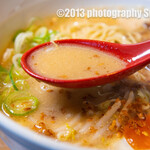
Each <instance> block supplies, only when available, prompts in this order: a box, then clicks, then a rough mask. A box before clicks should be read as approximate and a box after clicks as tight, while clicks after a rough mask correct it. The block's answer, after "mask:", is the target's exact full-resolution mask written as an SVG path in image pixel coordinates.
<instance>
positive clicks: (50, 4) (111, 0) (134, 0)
mask: <svg viewBox="0 0 150 150" xmlns="http://www.w3.org/2000/svg"><path fill="white" fill-rule="evenodd" d="M103 6H107V7H115V8H117V7H118V6H123V7H130V8H131V7H139V6H145V7H148V8H150V0H42V1H41V0H32V1H29V0H28V1H26V0H11V1H10V0H6V1H4V0H1V1H0V14H1V17H0V49H1V50H3V49H4V48H5V47H6V46H7V43H8V42H9V39H11V38H10V37H11V36H12V34H13V33H14V31H16V30H17V29H20V28H22V27H24V26H25V25H26V24H27V23H28V21H29V19H30V18H32V17H35V16H48V15H49V14H55V13H56V10H57V9H59V8H92V7H93V8H94V7H103ZM0 54H1V53H0ZM0 129H1V132H0V136H1V138H3V140H4V141H5V142H6V143H7V144H8V146H9V147H10V148H11V149H12V150H29V149H32V150H41V149H42V150H77V149H78V150H84V149H86V150H87V148H80V147H78V146H75V145H71V144H67V143H61V142H58V141H56V140H54V139H51V138H47V137H45V136H42V135H38V134H37V133H35V132H33V131H30V130H29V129H27V128H25V127H22V126H20V125H19V124H17V123H16V122H14V121H12V120H10V119H9V118H7V117H6V116H5V115H4V114H2V113H0ZM123 142H124V144H127V143H126V142H125V141H123ZM127 146H128V145H127ZM128 147H129V146H128ZM125 149H126V148H125ZM121 150H123V147H122V148H121Z"/></svg>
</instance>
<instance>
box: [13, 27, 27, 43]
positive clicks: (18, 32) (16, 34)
mask: <svg viewBox="0 0 150 150" xmlns="http://www.w3.org/2000/svg"><path fill="white" fill-rule="evenodd" d="M21 32H24V30H18V31H17V32H16V33H15V35H14V37H13V42H14V41H15V39H16V37H17V36H18V34H20V33H21Z"/></svg>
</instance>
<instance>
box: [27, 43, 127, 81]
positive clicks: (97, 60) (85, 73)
mask: <svg viewBox="0 0 150 150" xmlns="http://www.w3.org/2000/svg"><path fill="white" fill-rule="evenodd" d="M28 64H30V66H31V68H32V70H33V71H34V72H35V73H37V74H39V75H42V76H44V77H49V78H55V79H82V78H89V77H96V76H100V75H104V74H109V73H112V72H115V71H118V70H120V69H123V68H124V67H125V62H123V61H121V60H120V59H118V58H117V57H115V56H112V55H110V54H107V53H104V52H101V51H98V50H96V49H92V48H88V47H80V46H69V45H68V46H57V47H55V46H53V47H52V46H46V47H44V48H40V49H38V50H37V51H35V52H33V53H32V55H31V56H30V57H29V58H28Z"/></svg>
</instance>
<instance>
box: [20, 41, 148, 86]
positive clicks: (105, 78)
mask: <svg viewBox="0 0 150 150" xmlns="http://www.w3.org/2000/svg"><path fill="white" fill-rule="evenodd" d="M54 43H55V44H57V45H58V46H59V45H60V46H63V45H75V46H84V47H87V48H94V49H95V50H99V51H102V52H105V53H107V54H111V55H113V56H115V57H117V58H119V59H120V60H122V61H124V62H126V67H125V68H123V69H121V70H118V71H115V72H113V73H109V74H105V75H102V76H96V77H90V78H82V79H70V80H69V79H55V78H48V77H44V76H41V75H39V74H37V73H35V72H34V71H33V69H32V68H31V66H30V64H29V63H28V61H27V59H28V57H29V56H30V55H31V54H32V53H33V52H35V51H37V50H39V49H40V48H44V47H46V46H51V45H53V44H54ZM54 43H52V42H47V43H44V44H40V45H38V46H36V47H33V48H32V49H30V50H28V51H27V52H26V53H24V54H23V56H22V58H21V65H22V68H23V69H24V70H25V71H26V72H27V73H28V74H29V75H31V76H32V77H34V78H36V79H38V80H40V81H44V82H46V83H49V84H52V85H54V86H58V87H65V88H87V87H92V86H98V85H102V84H106V83H111V82H113V81H116V80H121V79H122V78H125V77H126V76H129V75H131V74H133V73H134V72H136V71H138V70H139V69H141V68H143V67H144V66H146V65H147V64H149V63H150V41H146V42H143V43H138V44H130V45H127V44H117V43H109V42H104V41H97V40H88V39H65V40H57V41H54Z"/></svg>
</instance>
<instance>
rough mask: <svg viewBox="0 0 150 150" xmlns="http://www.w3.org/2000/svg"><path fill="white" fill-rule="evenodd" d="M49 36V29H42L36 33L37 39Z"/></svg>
mask: <svg viewBox="0 0 150 150" xmlns="http://www.w3.org/2000/svg"><path fill="white" fill-rule="evenodd" d="M47 34H48V29H47V28H46V27H40V28H39V29H38V30H37V31H36V32H35V37H41V38H44V37H45V36H46V35H47Z"/></svg>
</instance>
